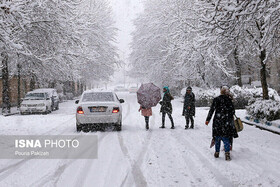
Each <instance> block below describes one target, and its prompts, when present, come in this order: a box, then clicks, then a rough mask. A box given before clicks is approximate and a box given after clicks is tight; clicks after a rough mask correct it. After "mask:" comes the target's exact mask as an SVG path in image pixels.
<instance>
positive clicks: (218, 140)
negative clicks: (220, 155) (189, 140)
mask: <svg viewBox="0 0 280 187" xmlns="http://www.w3.org/2000/svg"><path fill="white" fill-rule="evenodd" d="M221 140H222V141H223V142H224V145H225V152H226V153H227V152H229V151H230V141H229V138H227V137H221V136H215V148H216V152H220V147H221Z"/></svg>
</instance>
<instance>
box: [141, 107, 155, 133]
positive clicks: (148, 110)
mask: <svg viewBox="0 0 280 187" xmlns="http://www.w3.org/2000/svg"><path fill="white" fill-rule="evenodd" d="M138 111H139V112H140V111H141V114H142V116H144V118H145V122H146V130H149V118H150V116H152V108H144V107H143V106H140V108H139V110H138Z"/></svg>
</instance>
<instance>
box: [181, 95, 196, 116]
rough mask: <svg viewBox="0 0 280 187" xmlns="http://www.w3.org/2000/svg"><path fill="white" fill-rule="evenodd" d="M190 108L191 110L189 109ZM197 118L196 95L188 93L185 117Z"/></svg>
mask: <svg viewBox="0 0 280 187" xmlns="http://www.w3.org/2000/svg"><path fill="white" fill-rule="evenodd" d="M189 107H190V109H189ZM187 115H190V116H195V95H194V93H192V92H191V93H190V94H188V93H186V95H185V99H184V107H183V116H187Z"/></svg>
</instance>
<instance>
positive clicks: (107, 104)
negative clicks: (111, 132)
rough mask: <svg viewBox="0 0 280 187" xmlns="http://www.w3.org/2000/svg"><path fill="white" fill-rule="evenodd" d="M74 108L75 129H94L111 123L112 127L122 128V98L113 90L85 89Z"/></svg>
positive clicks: (102, 127)
mask: <svg viewBox="0 0 280 187" xmlns="http://www.w3.org/2000/svg"><path fill="white" fill-rule="evenodd" d="M75 103H76V104H78V107H77V110H76V128H77V131H78V132H79V131H81V130H83V131H86V132H88V131H90V130H91V131H94V130H97V128H101V129H105V127H106V126H107V125H113V126H114V129H115V130H117V131H121V129H122V106H121V103H124V100H123V99H119V98H118V97H117V95H116V94H115V93H114V92H106V91H100V92H95V91H85V92H84V93H83V94H82V96H81V99H80V100H76V101H75Z"/></svg>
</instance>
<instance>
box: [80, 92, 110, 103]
mask: <svg viewBox="0 0 280 187" xmlns="http://www.w3.org/2000/svg"><path fill="white" fill-rule="evenodd" d="M90 101H114V96H113V93H110V92H95V93H85V94H84V96H83V99H82V102H90Z"/></svg>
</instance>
